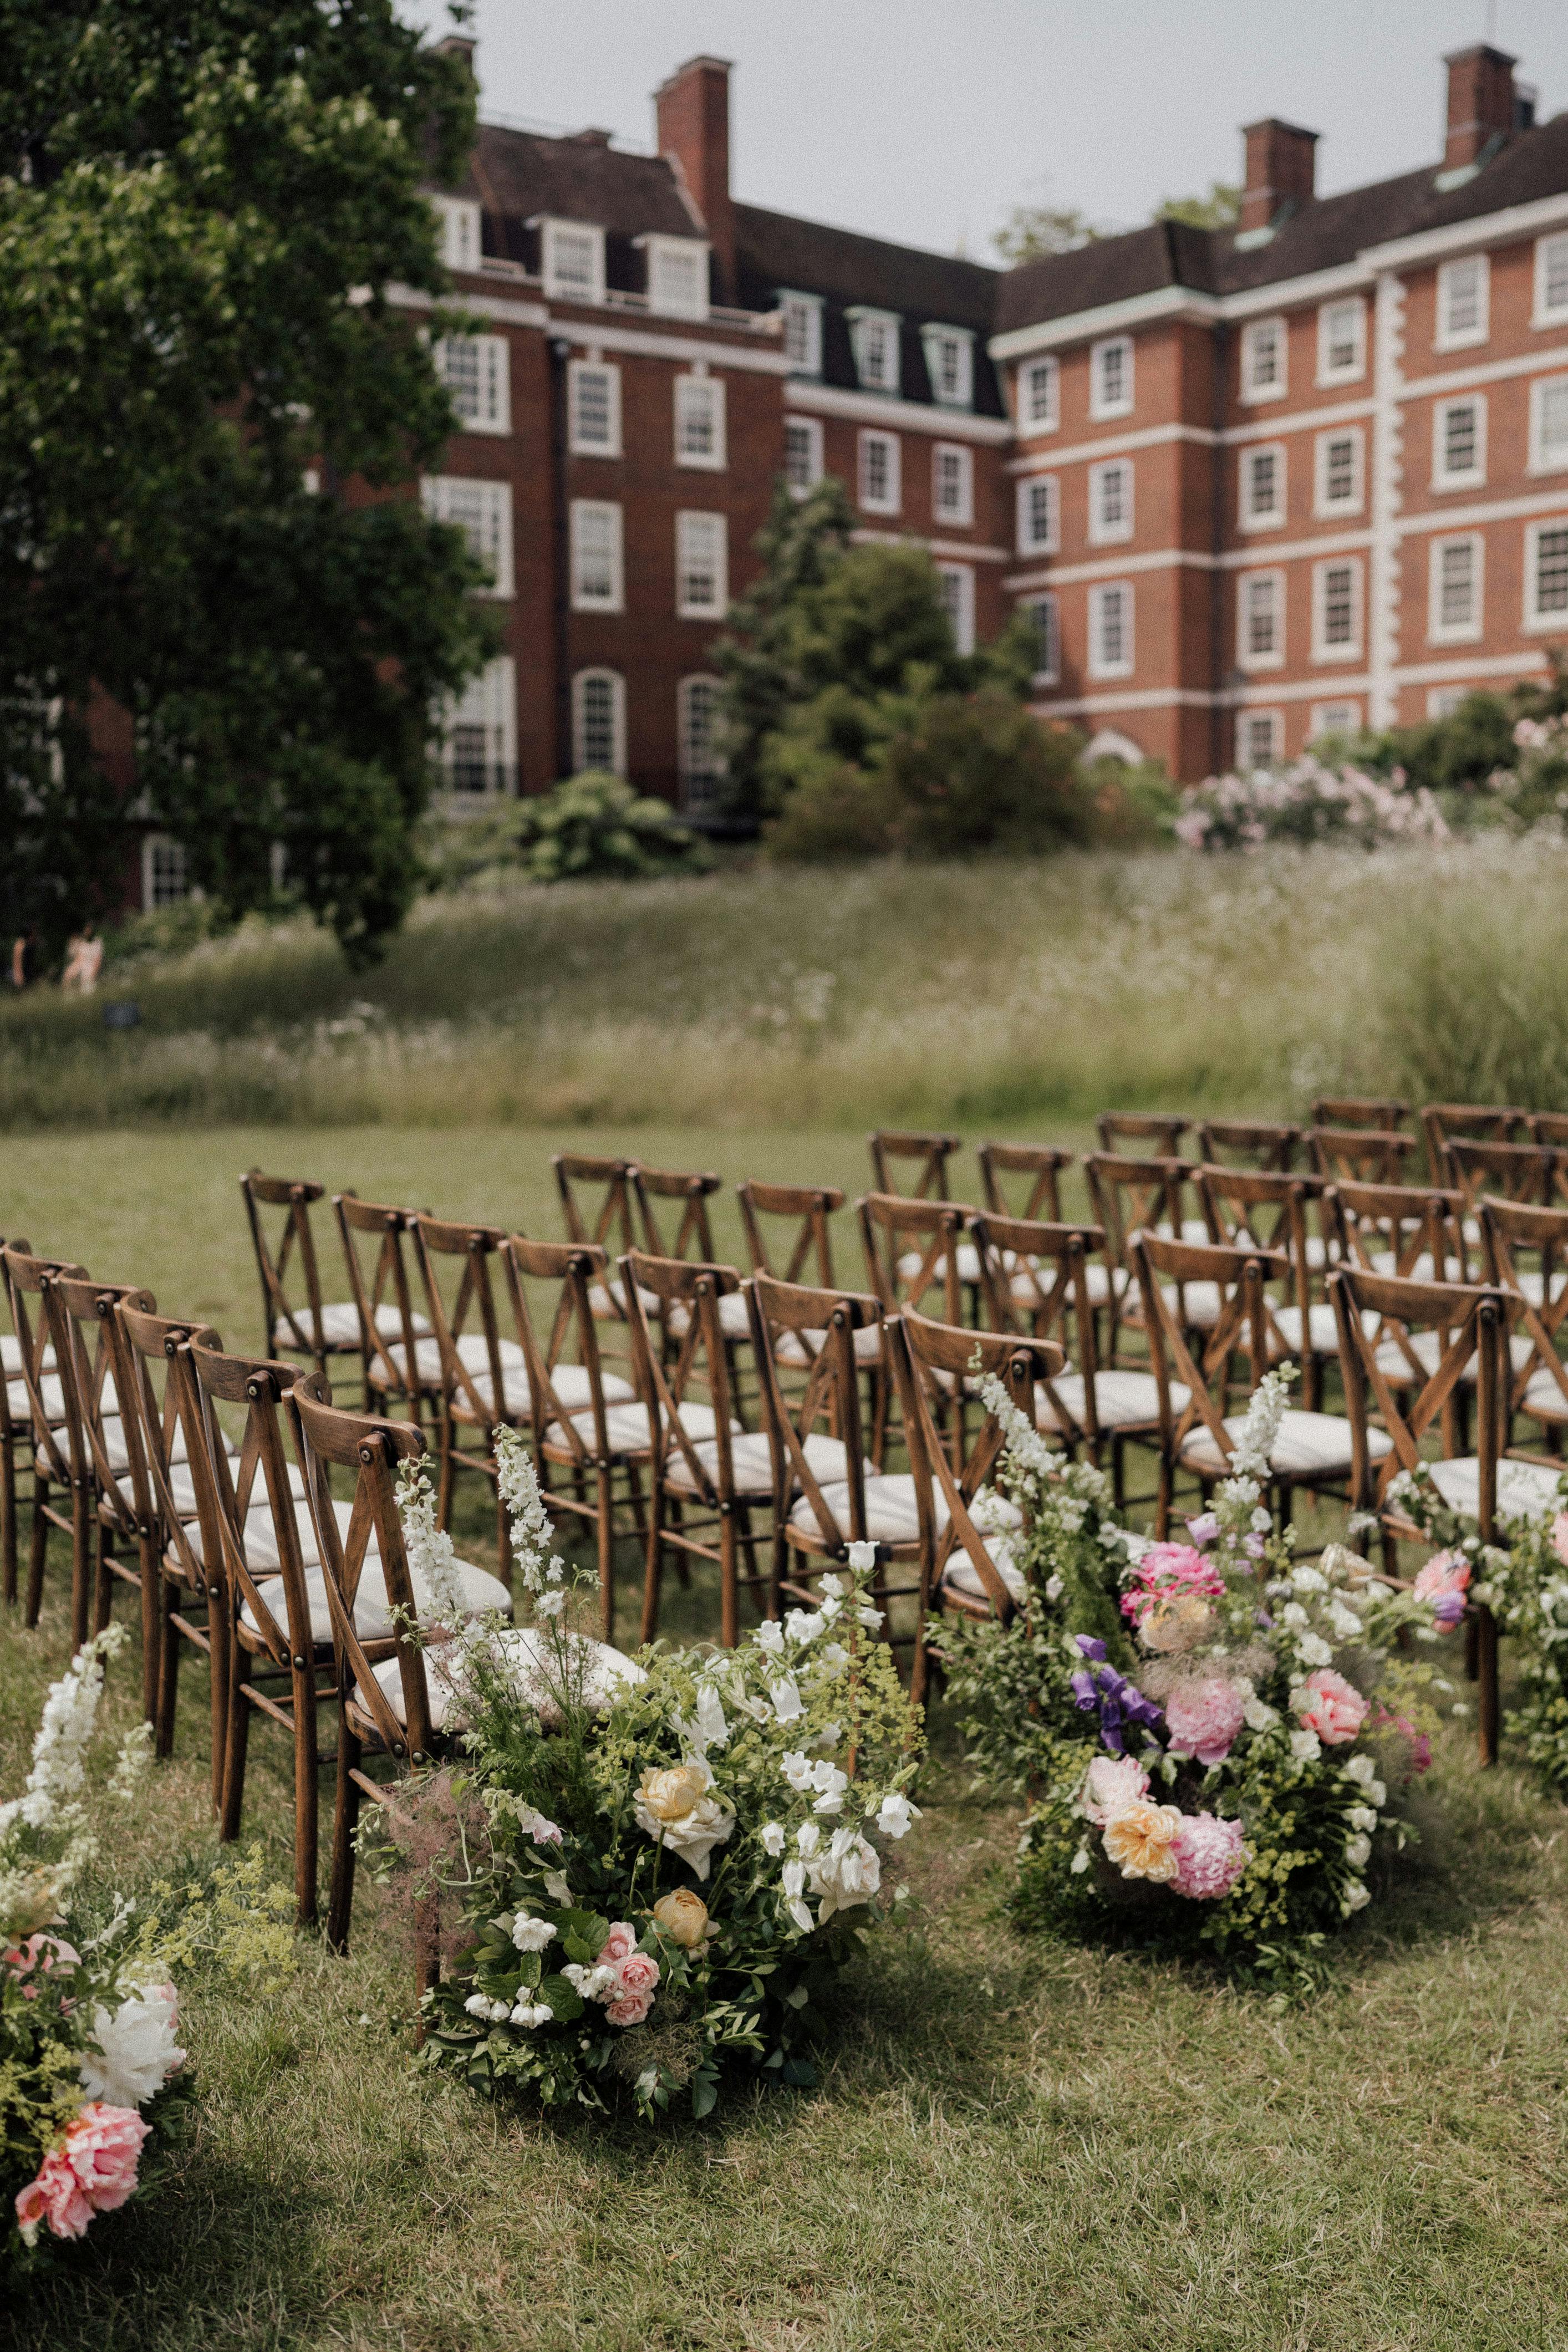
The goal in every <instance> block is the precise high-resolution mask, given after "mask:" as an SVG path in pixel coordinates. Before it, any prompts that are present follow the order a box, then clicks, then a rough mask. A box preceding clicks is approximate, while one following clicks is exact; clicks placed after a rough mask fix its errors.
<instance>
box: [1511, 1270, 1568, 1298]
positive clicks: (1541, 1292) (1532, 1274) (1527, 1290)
mask: <svg viewBox="0 0 1568 2352" xmlns="http://www.w3.org/2000/svg"><path fill="white" fill-rule="evenodd" d="M1515 1279H1516V1280H1517V1282H1518V1284H1519V1288H1520V1295H1521V1297H1524V1298H1528V1299H1529V1301H1530V1303H1531V1306H1532V1307H1543V1306H1545V1305H1546V1304H1547V1300H1546V1297H1545V1286H1544V1283H1543V1281H1542V1276H1541V1272H1540V1270H1539V1268H1532V1269H1531V1271H1529V1272H1528V1273H1525V1274H1521V1275H1518V1276H1515ZM1564 1286H1568V1275H1565V1274H1563V1271H1562V1270H1561V1268H1560V1269H1559V1271H1558V1276H1557V1280H1556V1282H1555V1283H1554V1284H1553V1285H1552V1299H1551V1304H1552V1306H1553V1307H1555V1306H1556V1304H1557V1301H1558V1300H1559V1299H1560V1298H1561V1297H1562V1296H1563V1288H1564Z"/></svg>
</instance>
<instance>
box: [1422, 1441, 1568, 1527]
mask: <svg viewBox="0 0 1568 2352" xmlns="http://www.w3.org/2000/svg"><path fill="white" fill-rule="evenodd" d="M1429 1466H1430V1468H1431V1472H1432V1484H1433V1485H1434V1486H1436V1489H1437V1492H1438V1493H1439V1495H1441V1496H1442V1497H1443V1500H1444V1501H1445V1502H1446V1503H1447V1506H1448V1508H1449V1509H1450V1510H1451V1511H1457V1512H1458V1515H1459V1517H1461V1518H1462V1519H1473V1518H1474V1517H1476V1515H1477V1513H1478V1511H1479V1508H1480V1496H1481V1465H1480V1462H1479V1459H1478V1457H1477V1456H1476V1455H1475V1454H1459V1455H1458V1456H1456V1458H1455V1459H1454V1460H1453V1461H1451V1462H1434V1463H1432V1464H1431V1465H1429ZM1557 1479H1558V1473H1557V1472H1556V1471H1555V1470H1549V1469H1547V1468H1546V1466H1545V1465H1544V1464H1542V1463H1540V1462H1500V1463H1499V1464H1498V1479H1497V1507H1498V1513H1499V1516H1500V1517H1502V1518H1505V1519H1546V1518H1552V1517H1555V1515H1556V1513H1557V1510H1558V1508H1559V1505H1558V1500H1557Z"/></svg>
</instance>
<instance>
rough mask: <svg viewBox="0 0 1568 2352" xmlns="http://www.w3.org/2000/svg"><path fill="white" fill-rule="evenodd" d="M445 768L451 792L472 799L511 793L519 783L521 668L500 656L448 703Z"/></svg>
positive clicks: (443, 746)
mask: <svg viewBox="0 0 1568 2352" xmlns="http://www.w3.org/2000/svg"><path fill="white" fill-rule="evenodd" d="M441 771H442V777H443V781H444V782H445V783H446V787H447V791H448V792H449V793H458V794H460V795H461V796H462V797H463V798H465V799H467V798H468V797H470V796H473V795H478V794H479V793H510V792H512V791H514V790H515V789H516V784H517V670H516V665H515V664H514V663H513V661H512V657H511V656H510V654H498V655H497V656H496V658H495V660H494V661H489V662H487V663H486V664H485V666H484V667H483V669H482V670H480V671H479V675H478V676H477V677H471V678H470V679H469V680H468V684H467V686H465V687H464V688H463V690H462V692H461V694H458V695H454V696H453V698H452V699H451V700H450V701H449V702H448V703H447V706H446V709H445V711H444V712H443V715H442V724H441Z"/></svg>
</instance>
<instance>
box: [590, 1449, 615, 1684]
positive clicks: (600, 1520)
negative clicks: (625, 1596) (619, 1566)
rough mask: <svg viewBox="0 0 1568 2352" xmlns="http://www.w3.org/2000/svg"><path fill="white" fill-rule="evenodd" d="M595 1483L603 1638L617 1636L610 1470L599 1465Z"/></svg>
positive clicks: (613, 1521)
mask: <svg viewBox="0 0 1568 2352" xmlns="http://www.w3.org/2000/svg"><path fill="white" fill-rule="evenodd" d="M610 1479H611V1473H610V1471H609V1469H608V1467H607V1466H605V1465H601V1466H600V1467H599V1469H598V1470H597V1471H596V1472H595V1482H596V1486H597V1500H598V1511H597V1515H596V1517H595V1536H596V1538H597V1541H598V1559H599V1617H600V1623H601V1625H602V1627H603V1630H604V1638H605V1641H606V1642H614V1640H615V1638H616V1566H615V1562H616V1523H615V1504H614V1502H613V1501H612V1499H611V1487H610Z"/></svg>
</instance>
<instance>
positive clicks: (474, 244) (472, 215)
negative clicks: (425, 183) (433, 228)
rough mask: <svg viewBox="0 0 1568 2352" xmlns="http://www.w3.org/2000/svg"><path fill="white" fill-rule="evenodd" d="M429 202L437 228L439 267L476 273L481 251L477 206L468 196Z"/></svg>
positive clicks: (433, 199)
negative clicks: (438, 230) (439, 254)
mask: <svg viewBox="0 0 1568 2352" xmlns="http://www.w3.org/2000/svg"><path fill="white" fill-rule="evenodd" d="M431 201H432V203H433V204H434V205H435V207H436V217H437V221H438V223H439V224H440V243H441V261H442V266H443V267H444V268H447V269H477V268H479V256H480V252H481V249H482V239H481V235H480V214H479V206H478V205H477V204H475V202H474V200H473V198H472V197H471V196H435V197H433V198H432V199H431Z"/></svg>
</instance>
